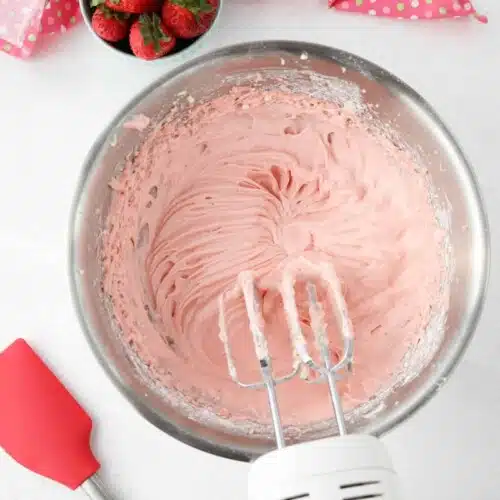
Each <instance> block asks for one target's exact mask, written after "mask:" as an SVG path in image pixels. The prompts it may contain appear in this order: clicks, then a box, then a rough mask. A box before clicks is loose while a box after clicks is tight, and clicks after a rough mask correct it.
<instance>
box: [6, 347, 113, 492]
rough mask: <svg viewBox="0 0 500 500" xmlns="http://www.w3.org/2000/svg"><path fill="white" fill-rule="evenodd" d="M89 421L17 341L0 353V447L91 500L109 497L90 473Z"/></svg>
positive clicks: (92, 466)
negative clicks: (85, 494) (81, 491)
mask: <svg viewBox="0 0 500 500" xmlns="http://www.w3.org/2000/svg"><path fill="white" fill-rule="evenodd" d="M91 430H92V420H91V419H90V417H89V416H88V415H87V414H86V413H85V410H84V409H83V408H82V407H81V406H80V405H79V404H78V402H77V401H76V400H75V399H74V398H73V396H71V394H70V393H69V392H68V390H67V389H66V388H65V387H64V386H63V384H62V383H61V382H60V381H59V380H58V379H57V377H56V376H55V375H54V374H53V373H52V372H51V371H50V369H49V368H48V367H47V365H45V363H44V362H43V361H42V360H41V359H40V358H39V357H38V356H37V354H36V353H35V351H33V349H32V348H31V347H30V346H29V345H28V343H27V342H26V341H25V340H23V339H18V340H16V341H15V342H14V343H13V344H11V345H10V346H9V347H8V348H7V349H6V350H5V351H3V352H2V353H0V447H2V448H3V449H4V450H5V451H6V452H7V453H8V454H9V455H11V456H12V458H14V460H17V461H18V462H19V463H20V464H22V465H24V466H25V467H26V468H28V469H30V470H32V471H33V472H37V473H38V474H41V475H42V476H45V477H48V478H50V479H53V480H55V481H57V482H59V483H61V484H64V485H66V486H68V487H69V488H71V489H73V490H74V489H76V488H78V487H82V489H83V490H84V491H85V493H87V495H88V496H89V497H90V498H91V499H94V500H105V499H110V498H111V497H110V496H109V495H107V494H106V493H105V492H104V489H103V486H102V483H101V482H100V480H99V478H98V477H97V476H96V475H95V474H96V472H97V470H98V469H99V462H98V461H97V460H96V459H95V457H94V455H93V454H92V451H91V449H90V432H91Z"/></svg>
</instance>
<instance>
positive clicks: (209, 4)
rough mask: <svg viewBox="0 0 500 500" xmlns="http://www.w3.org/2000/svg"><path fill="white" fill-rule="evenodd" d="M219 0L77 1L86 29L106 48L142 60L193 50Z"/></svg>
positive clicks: (211, 21) (210, 22) (212, 18)
mask: <svg viewBox="0 0 500 500" xmlns="http://www.w3.org/2000/svg"><path fill="white" fill-rule="evenodd" d="M221 2H222V0H80V8H81V11H82V14H83V17H84V19H85V22H86V24H87V26H88V27H89V28H90V30H91V31H92V32H93V33H94V34H95V35H96V37H97V38H98V39H99V40H101V41H102V42H103V43H104V44H106V45H107V46H108V47H110V48H112V49H114V50H116V51H119V52H121V53H123V54H126V55H129V56H132V57H138V58H140V59H145V60H148V61H150V60H155V59H160V58H164V57H172V56H175V55H176V54H179V53H181V52H184V51H186V50H187V49H190V48H192V47H194V46H195V45H196V44H197V43H198V42H199V40H200V39H201V38H202V37H203V36H204V35H205V34H206V33H207V32H208V31H209V30H210V29H211V28H212V26H213V25H214V23H215V21H216V19H217V16H218V13H219V11H220V5H221Z"/></svg>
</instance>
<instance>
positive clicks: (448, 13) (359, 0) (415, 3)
mask: <svg viewBox="0 0 500 500" xmlns="http://www.w3.org/2000/svg"><path fill="white" fill-rule="evenodd" d="M330 7H333V8H335V9H338V10H340V11H346V12H358V13H361V14H368V15H370V16H382V17H395V18H398V19H411V20H417V19H429V20H430V19H444V18H462V17H466V16H473V17H475V18H476V19H477V20H479V21H481V22H482V23H486V22H488V19H487V18H486V16H482V15H480V14H478V13H477V11H476V10H475V9H474V7H473V5H472V2H471V1H470V0H330Z"/></svg>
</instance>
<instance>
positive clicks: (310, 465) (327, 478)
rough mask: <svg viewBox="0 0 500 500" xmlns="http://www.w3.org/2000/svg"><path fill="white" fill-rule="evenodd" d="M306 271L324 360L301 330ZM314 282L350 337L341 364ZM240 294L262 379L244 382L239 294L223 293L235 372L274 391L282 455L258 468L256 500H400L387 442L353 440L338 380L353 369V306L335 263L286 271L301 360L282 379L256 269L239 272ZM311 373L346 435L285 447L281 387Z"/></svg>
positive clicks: (252, 487)
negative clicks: (236, 348) (235, 347)
mask: <svg viewBox="0 0 500 500" xmlns="http://www.w3.org/2000/svg"><path fill="white" fill-rule="evenodd" d="M299 273H300V274H302V275H306V276H307V283H306V290H307V296H308V302H309V316H310V320H311V329H312V331H313V334H314V340H315V343H316V348H317V351H318V353H319V357H320V360H321V361H320V362H319V363H317V362H315V361H314V360H313V358H312V357H311V355H310V354H309V352H308V347H307V343H306V340H305V338H304V335H303V333H302V328H301V325H300V319H299V313H298V309H297V303H296V296H295V282H296V278H297V276H298V274H299ZM315 279H316V280H317V279H319V280H321V281H322V282H324V283H325V284H326V285H327V286H326V292H327V297H328V300H329V302H330V304H331V306H332V309H333V311H334V316H335V317H336V319H337V322H338V327H339V330H340V332H341V335H342V338H343V354H342V356H341V357H340V360H339V361H338V362H337V363H334V362H333V360H332V357H331V355H330V352H329V348H328V339H327V329H326V324H325V314H324V309H323V306H322V304H321V302H320V300H318V296H317V288H316V285H315V283H314V282H313V280H315ZM236 290H238V291H239V292H240V293H241V292H242V293H243V297H244V301H245V307H246V310H247V314H248V318H249V326H250V331H251V333H252V338H253V344H254V347H255V354H256V356H257V358H258V360H259V364H260V372H261V375H262V380H261V381H258V382H255V383H244V382H241V381H240V380H239V378H238V373H237V370H236V367H235V363H234V360H233V358H232V356H231V349H230V346H229V341H228V329H227V323H226V314H225V304H226V301H227V300H228V295H229V294H231V293H234V291H230V292H227V293H225V294H223V295H221V297H220V299H219V326H220V338H221V340H222V342H223V344H224V349H225V354H226V357H227V363H228V369H229V373H230V375H231V378H232V379H233V380H234V381H235V382H236V383H238V384H239V385H240V386H241V387H244V388H249V389H261V388H265V389H266V390H267V394H268V398H269V406H270V410H271V417H272V423H273V427H274V432H275V435H276V444H277V449H276V450H274V451H272V452H270V453H268V454H266V455H264V456H262V457H260V458H259V459H257V460H256V461H255V462H254V463H253V464H252V467H251V470H250V476H249V484H248V492H249V493H248V498H249V500H299V499H307V500H369V499H380V500H399V498H400V496H399V489H398V484H397V476H396V473H395V471H394V469H393V466H392V463H391V460H390V457H389V455H388V453H387V450H386V449H385V447H384V445H383V444H382V443H381V442H380V441H379V440H378V439H376V438H374V437H372V436H368V435H347V430H346V423H345V418H344V413H343V410H342V405H341V399H340V395H339V392H338V389H337V383H336V382H337V379H338V373H339V372H340V371H341V370H346V371H347V372H348V373H349V372H350V371H351V367H352V359H353V334H352V327H351V323H350V320H349V316H348V312H347V306H346V303H345V300H344V297H343V295H342V290H341V286H340V283H339V280H338V278H337V276H336V273H335V270H334V268H333V266H331V265H329V264H326V263H322V264H314V263H312V262H309V261H308V260H306V259H298V260H295V261H292V262H290V263H289V265H288V266H286V267H285V269H284V272H283V280H282V287H281V295H282V298H283V306H284V309H285V313H286V317H287V322H288V326H289V329H290V333H291V340H292V346H293V349H294V351H295V355H296V358H297V362H296V363H295V364H294V367H293V369H292V371H291V372H290V373H289V374H287V375H284V376H281V377H275V376H274V374H273V369H272V360H271V356H270V354H269V350H268V344H267V339H266V336H265V333H264V328H263V326H264V320H263V316H262V304H261V300H260V297H259V292H258V289H257V286H256V284H255V281H254V279H253V276H252V274H251V273H250V272H244V273H241V274H240V275H239V280H238V284H237V286H236ZM304 368H306V369H309V370H312V371H313V372H316V374H318V375H319V377H320V378H321V379H322V380H325V381H326V382H327V384H328V388H329V394H330V397H331V401H332V405H333V410H334V414H335V418H336V421H337V424H338V429H339V436H338V437H333V438H327V439H321V440H317V441H311V442H306V443H301V444H296V445H292V446H286V444H285V437H284V432H283V426H282V421H281V417H280V411H279V404H278V398H277V394H276V385H277V384H281V383H286V382H287V381H289V380H291V379H292V378H293V377H295V376H299V372H300V371H301V370H302V369H304Z"/></svg>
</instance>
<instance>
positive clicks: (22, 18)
mask: <svg viewBox="0 0 500 500" xmlns="http://www.w3.org/2000/svg"><path fill="white" fill-rule="evenodd" d="M80 19H81V15H80V10H79V7H78V0H48V1H47V0H16V1H15V2H14V1H12V0H0V52H5V53H7V54H10V55H12V56H15V57H19V58H22V59H24V58H27V57H29V56H31V55H32V54H33V52H34V51H35V49H36V46H37V44H38V43H39V41H40V40H41V39H42V38H45V37H50V36H54V35H56V34H61V33H65V32H66V31H67V30H68V29H69V28H71V27H72V26H74V25H75V24H76V23H77V22H78V21H79V20H80Z"/></svg>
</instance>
